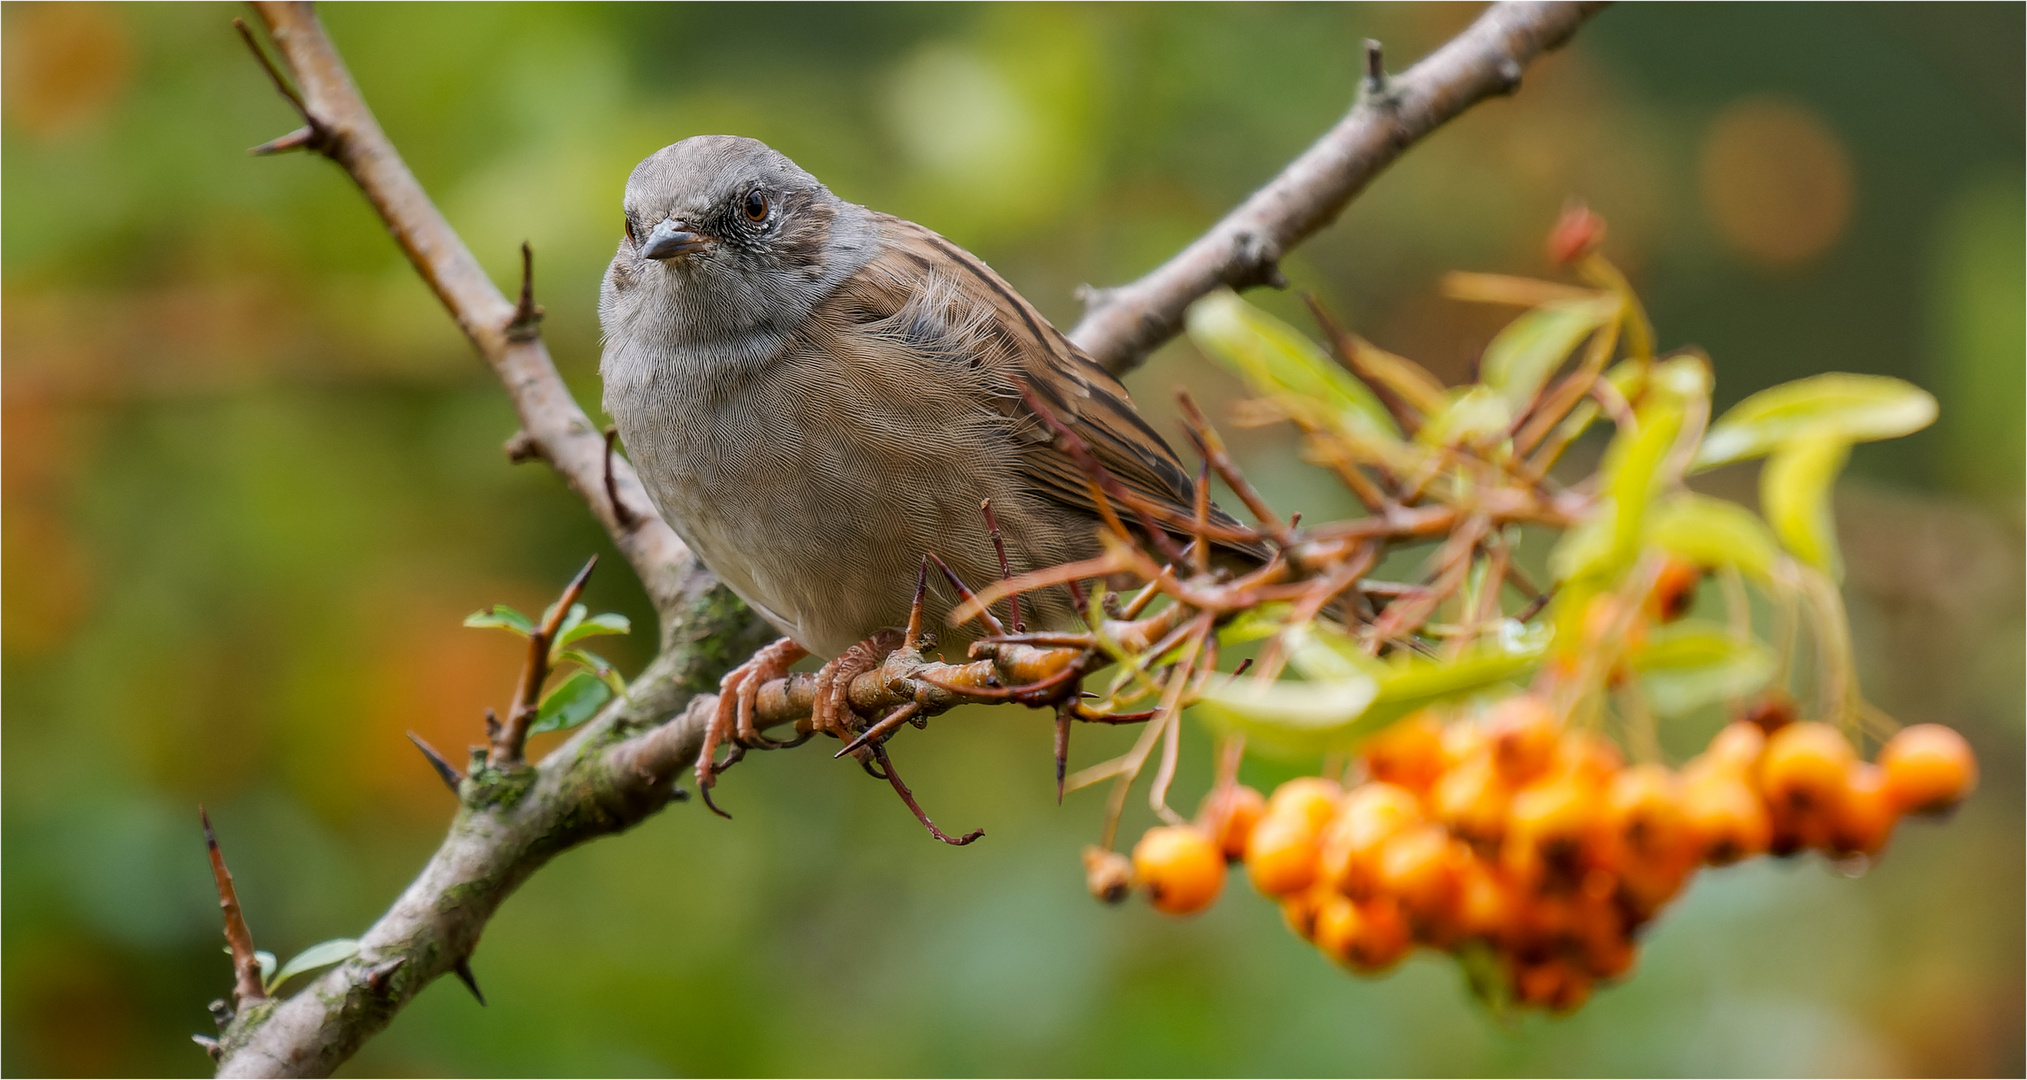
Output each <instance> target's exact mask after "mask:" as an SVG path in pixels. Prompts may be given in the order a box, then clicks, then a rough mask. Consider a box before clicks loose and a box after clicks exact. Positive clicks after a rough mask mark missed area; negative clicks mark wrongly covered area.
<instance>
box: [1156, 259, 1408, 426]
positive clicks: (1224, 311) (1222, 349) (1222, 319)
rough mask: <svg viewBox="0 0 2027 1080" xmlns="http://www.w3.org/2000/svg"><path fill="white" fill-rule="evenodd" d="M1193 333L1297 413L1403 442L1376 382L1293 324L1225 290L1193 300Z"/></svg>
mask: <svg viewBox="0 0 2027 1080" xmlns="http://www.w3.org/2000/svg"><path fill="white" fill-rule="evenodd" d="M1186 323H1187V326H1188V329H1189V336H1190V340H1191V341H1193V342H1195V343H1196V346H1197V348H1199V349H1202V350H1203V351H1204V353H1205V354H1206V355H1208V356H1210V357H1211V358H1212V359H1214V360H1217V361H1219V362H1220V363H1223V364H1224V365H1225V366H1227V367H1229V368H1231V369H1232V370H1233V371H1235V372H1237V373H1238V375H1239V376H1240V377H1241V378H1243V379H1245V380H1246V382H1247V384H1248V385H1249V386H1251V387H1252V389H1253V391H1254V392H1255V393H1258V394H1260V395H1262V396H1265V397H1270V398H1273V399H1274V400H1275V401H1276V402H1277V403H1279V404H1280V405H1281V406H1282V407H1283V408H1284V409H1287V410H1289V411H1290V413H1291V415H1297V416H1301V417H1304V418H1307V419H1310V420H1312V421H1315V422H1319V423H1324V424H1328V425H1329V426H1332V427H1336V428H1338V429H1341V430H1343V431H1344V432H1345V433H1346V434H1348V435H1351V436H1353V437H1355V438H1360V439H1381V440H1388V441H1398V440H1399V439H1400V434H1401V433H1400V428H1399V427H1397V426H1395V424H1394V419H1393V415H1392V414H1391V413H1389V412H1387V409H1386V406H1385V405H1383V404H1381V403H1380V400H1379V398H1378V397H1377V396H1375V395H1374V394H1373V392H1372V390H1371V389H1370V388H1368V387H1367V386H1366V385H1365V384H1364V383H1363V382H1360V381H1359V380H1358V378H1357V377H1356V376H1354V375H1352V374H1351V373H1350V372H1348V371H1346V370H1344V368H1343V367H1342V366H1341V365H1339V364H1338V363H1337V362H1336V361H1334V360H1332V359H1331V358H1330V357H1329V356H1327V355H1325V354H1324V352H1323V350H1322V349H1321V348H1320V347H1318V346H1317V344H1316V343H1315V342H1313V341H1311V340H1309V338H1307V337H1306V336H1304V335H1303V334H1302V332H1301V331H1299V330H1296V329H1295V328H1294V327H1292V326H1289V325H1288V324H1287V323H1284V322H1282V321H1281V320H1279V319H1277V318H1275V317H1273V316H1272V315H1269V314H1267V313H1266V312H1264V311H1262V310H1260V309H1259V308H1257V307H1254V306H1253V305H1251V304H1249V303H1247V302H1245V301H1244V300H1241V299H1240V298H1239V295H1238V294H1237V293H1235V292H1232V291H1231V290H1230V289H1220V290H1218V291H1217V292H1213V293H1211V294H1209V295H1207V296H1205V297H1204V298H1203V299H1201V300H1198V301H1197V302H1196V303H1194V304H1192V305H1190V309H1189V313H1188V315H1187V317H1186Z"/></svg>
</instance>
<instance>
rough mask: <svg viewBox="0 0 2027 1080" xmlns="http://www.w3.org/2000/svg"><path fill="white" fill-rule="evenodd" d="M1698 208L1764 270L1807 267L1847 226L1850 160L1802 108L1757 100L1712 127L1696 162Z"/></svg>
mask: <svg viewBox="0 0 2027 1080" xmlns="http://www.w3.org/2000/svg"><path fill="white" fill-rule="evenodd" d="M1697 179H1698V182H1699V187H1700V188H1701V189H1702V195H1703V208H1704V210H1705V212H1706V213H1708V214H1709V215H1710V219H1711V221H1712V222H1713V223H1714V224H1716V226H1717V231H1718V233H1719V235H1721V236H1722V237H1723V238H1724V241H1725V243H1726V244H1727V245H1729V246H1730V247H1731V248H1732V249H1733V250H1734V251H1737V252H1738V253H1739V254H1741V255H1744V256H1745V257H1746V258H1747V259H1749V260H1751V261H1753V262H1756V263H1760V264H1761V265H1764V266H1769V267H1776V268H1785V267H1791V266H1798V265H1801V264H1803V263H1806V262H1808V261H1810V260H1812V259H1814V258H1816V257H1817V256H1819V255H1821V254H1823V253H1824V252H1825V251H1827V250H1829V248H1830V246H1831V245H1832V244H1834V243H1836V242H1837V238H1838V237H1839V236H1842V235H1843V233H1844V228H1845V226H1846V225H1848V224H1849V223H1850V220H1851V207H1852V203H1853V200H1854V194H1853V184H1852V175H1851V156H1850V153H1849V152H1848V151H1846V150H1845V148H1844V143H1843V141H1842V140H1840V139H1839V138H1838V137H1837V135H1836V133H1835V132H1833V131H1831V130H1830V127H1829V125H1828V124H1827V123H1825V122H1824V121H1823V118H1822V117H1821V116H1819V115H1817V114H1816V112H1815V111H1814V110H1812V109H1810V108H1808V107H1807V106H1805V105H1802V104H1799V103H1797V102H1792V101H1784V100H1780V99H1775V98H1763V97H1754V98H1746V99H1743V100H1740V101H1736V102H1733V103H1732V104H1731V105H1729V106H1727V107H1726V108H1725V109H1724V111H1722V112H1720V113H1719V114H1718V115H1717V118H1716V119H1714V120H1712V121H1711V123H1710V127H1709V128H1708V129H1707V130H1706V131H1705V133H1704V136H1703V146H1702V149H1701V151H1700V153H1699V154H1698V158H1697Z"/></svg>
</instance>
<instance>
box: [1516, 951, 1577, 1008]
mask: <svg viewBox="0 0 2027 1080" xmlns="http://www.w3.org/2000/svg"><path fill="white" fill-rule="evenodd" d="M1513 996H1514V998H1515V999H1516V1000H1518V1001H1519V1002H1520V1003H1521V1004H1523V1005H1534V1006H1538V1007H1540V1008H1544V1009H1547V1010H1549V1011H1550V1012H1555V1013H1567V1012H1572V1011H1574V1010H1576V1009H1578V1008H1580V1007H1581V1006H1582V1005H1583V1003H1584V1002H1586V1001H1588V1000H1590V996H1591V980H1590V977H1589V976H1587V975H1585V974H1584V973H1583V972H1581V971H1578V970H1577V969H1576V968H1575V967H1574V966H1572V965H1571V964H1570V963H1568V962H1567V961H1565V960H1562V959H1561V958H1559V957H1550V958H1548V959H1546V960H1542V961H1539V962H1537V963H1532V964H1520V965H1518V966H1517V967H1516V968H1515V970H1514V973H1513Z"/></svg>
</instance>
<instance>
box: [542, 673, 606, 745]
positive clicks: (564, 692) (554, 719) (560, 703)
mask: <svg viewBox="0 0 2027 1080" xmlns="http://www.w3.org/2000/svg"><path fill="white" fill-rule="evenodd" d="M611 698H612V687H610V686H607V685H606V684H605V682H604V681H603V680H601V679H599V677H598V676H597V675H594V674H592V673H591V672H589V671H579V672H577V673H575V674H573V675H571V676H570V677H569V678H567V679H565V680H563V681H562V682H561V683H559V684H557V687H556V689H554V690H551V691H549V693H548V695H547V696H545V697H544V698H543V699H542V706H541V708H539V709H537V710H536V712H535V722H534V723H532V724H530V725H528V734H530V735H536V734H540V733H541V732H544V731H567V730H569V729H570V728H574V727H576V726H577V725H579V724H581V723H583V722H585V721H586V720H589V719H591V718H592V717H593V716H596V715H598V709H599V706H601V705H604V704H605V703H606V702H607V701H608V700H610V699H611Z"/></svg>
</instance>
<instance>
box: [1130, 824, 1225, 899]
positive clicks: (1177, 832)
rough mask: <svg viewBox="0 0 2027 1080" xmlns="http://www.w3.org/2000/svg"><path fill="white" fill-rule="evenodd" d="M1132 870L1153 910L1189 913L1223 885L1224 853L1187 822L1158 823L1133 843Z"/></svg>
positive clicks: (1214, 895)
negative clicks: (1145, 887) (1142, 886)
mask: <svg viewBox="0 0 2027 1080" xmlns="http://www.w3.org/2000/svg"><path fill="white" fill-rule="evenodd" d="M1133 873H1134V875H1135V876H1137V877H1138V878H1139V879H1140V881H1141V883H1142V884H1144V885H1146V886H1147V895H1148V898H1149V899H1151V900H1153V901H1154V907H1155V910H1157V911H1163V912H1166V913H1168V914H1170V915H1193V914H1195V913H1197V912H1199V911H1202V910H1203V909H1205V908H1207V907H1209V906H1211V902H1212V901H1214V900H1216V899H1217V898H1218V893H1220V892H1222V891H1224V888H1225V856H1224V852H1222V851H1219V850H1218V846H1217V845H1216V844H1213V843H1211V838H1210V837H1208V836H1205V835H1204V834H1203V833H1202V832H1200V831H1198V830H1197V829H1195V828H1193V827H1191V826H1188V825H1159V826H1156V827H1154V828H1152V829H1149V830H1147V833H1146V835H1144V836H1142V837H1141V838H1140V843H1138V844H1135V845H1133Z"/></svg>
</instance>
